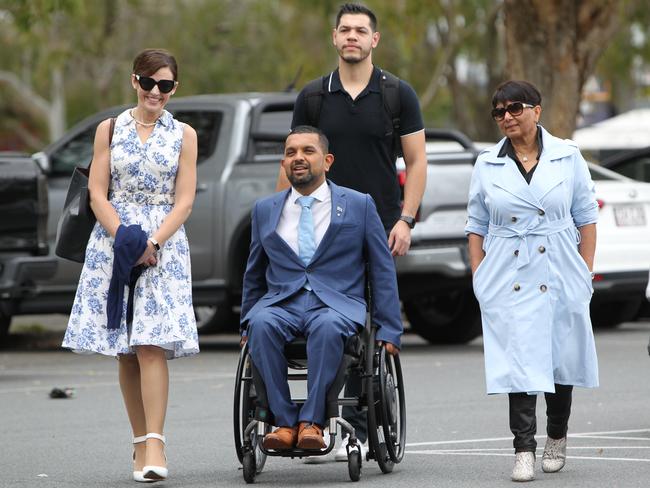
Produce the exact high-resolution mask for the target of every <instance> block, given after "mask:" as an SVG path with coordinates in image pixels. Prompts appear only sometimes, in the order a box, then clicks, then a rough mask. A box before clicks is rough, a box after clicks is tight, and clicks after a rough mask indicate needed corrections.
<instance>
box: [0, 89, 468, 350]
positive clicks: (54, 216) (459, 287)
mask: <svg viewBox="0 0 650 488" xmlns="http://www.w3.org/2000/svg"><path fill="white" fill-rule="evenodd" d="M295 96H296V95H295V93H292V94H289V93H245V94H229V95H201V96H195V97H186V98H177V99H174V100H172V101H170V102H169V104H168V106H167V109H168V110H169V111H170V112H172V113H173V114H174V116H175V117H176V118H177V119H179V120H181V121H184V122H187V123H189V124H191V125H192V127H194V128H195V129H196V130H197V133H198V142H199V155H198V167H197V168H198V183H197V189H196V192H197V193H196V200H195V203H194V207H193V211H192V215H191V217H190V219H189V220H188V221H187V223H186V229H187V233H188V238H189V241H190V246H191V255H192V281H193V286H194V295H193V296H194V303H195V309H196V313H197V318H198V319H199V323H200V328H201V331H202V332H207V331H217V330H224V329H233V330H235V329H236V326H237V323H238V304H239V302H240V298H241V282H242V276H243V272H244V268H245V263H246V259H247V256H248V247H249V240H250V211H251V209H252V206H253V203H254V202H255V200H257V199H258V198H260V197H263V196H265V195H268V194H270V193H272V192H273V191H274V188H275V183H276V177H277V172H278V164H279V160H280V158H281V154H282V143H281V142H280V141H282V140H283V139H284V137H285V136H286V134H287V133H288V130H289V126H290V122H291V114H292V111H293V104H294V100H295ZM124 109H125V107H115V108H113V109H110V110H107V111H104V112H101V113H98V114H96V115H93V116H91V117H89V118H87V119H85V120H83V121H82V122H80V123H79V124H77V125H76V126H74V127H73V128H72V129H71V130H70V131H68V133H67V134H66V135H65V136H64V137H63V138H61V139H60V140H58V141H56V142H55V143H53V144H52V145H50V146H48V147H47V148H45V149H44V150H43V151H42V152H40V153H36V154H35V155H33V158H34V159H35V160H36V161H37V162H38V163H39V165H40V166H41V168H43V171H44V173H45V174H46V175H47V180H48V187H49V210H50V214H49V219H48V225H47V234H48V240H49V241H50V244H51V245H50V255H49V256H47V257H46V258H47V259H49V260H51V261H52V262H55V263H56V272H55V273H54V276H53V277H51V278H49V279H47V280H39V279H34V280H30V287H29V290H28V291H25V293H23V294H21V295H20V296H13V297H12V298H11V300H12V302H11V304H7V305H11V306H6V307H3V308H0V311H1V310H4V311H5V312H4V314H5V319H7V317H6V315H7V310H10V311H11V314H14V315H18V314H28V313H57V312H58V313H68V312H69V310H70V307H71V304H72V300H73V297H74V292H75V290H76V286H77V280H78V277H79V273H80V269H81V266H80V265H79V264H77V263H73V262H70V261H66V260H63V259H59V258H57V257H56V256H54V255H53V254H52V253H53V251H52V249H53V248H54V246H53V245H52V244H53V243H54V240H55V238H56V226H57V222H58V219H59V216H60V213H61V209H62V207H63V202H64V199H65V194H66V190H67V187H68V183H69V179H70V175H71V173H72V170H73V168H74V166H76V165H78V164H81V163H86V162H88V161H90V159H91V157H92V147H93V138H94V133H95V129H96V127H97V124H99V122H101V121H102V120H104V119H106V118H108V117H111V116H115V115H116V114H118V113H120V112H121V111H122V110H124ZM428 136H429V139H432V140H449V139H451V140H455V141H456V142H455V143H453V144H452V145H453V147H446V146H445V145H443V146H442V147H441V146H440V144H438V145H436V144H435V143H434V144H433V145H432V146H430V150H428V158H429V172H428V181H427V188H426V192H425V196H424V199H423V202H422V206H421V208H420V211H419V215H418V218H419V222H418V224H417V225H416V227H415V229H414V232H413V245H412V249H411V251H410V252H409V254H408V255H407V256H404V257H402V258H398V260H397V269H398V278H399V284H400V297H401V299H402V302H403V304H404V313H405V314H406V316H407V318H408V320H409V322H410V324H411V328H412V329H413V330H414V331H415V332H417V333H418V334H420V335H421V336H423V337H425V338H426V339H427V340H429V341H430V342H433V343H456V342H465V341H468V340H471V339H473V338H474V337H476V336H477V335H478V334H480V316H479V311H478V306H477V304H476V301H475V299H474V296H473V293H472V289H471V281H470V275H469V268H468V266H467V250H466V240H465V237H464V235H463V226H464V223H465V216H464V215H465V207H466V191H465V189H466V188H467V187H468V185H469V178H470V174H471V169H472V164H471V163H472V162H473V161H474V159H475V156H476V152H475V150H474V148H473V146H472V144H471V142H470V141H468V140H467V138H466V137H464V136H463V135H462V134H459V133H453V132H445V131H429V132H428ZM448 144H449V143H448ZM398 168H399V166H398ZM399 176H400V178H403V174H400V175H399ZM459 188H463V191H462V192H459V191H458V189H459Z"/></svg>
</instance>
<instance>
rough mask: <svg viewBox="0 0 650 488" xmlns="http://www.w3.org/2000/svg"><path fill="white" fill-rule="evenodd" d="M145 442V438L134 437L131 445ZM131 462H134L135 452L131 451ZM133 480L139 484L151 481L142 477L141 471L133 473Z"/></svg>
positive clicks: (142, 436)
mask: <svg viewBox="0 0 650 488" xmlns="http://www.w3.org/2000/svg"><path fill="white" fill-rule="evenodd" d="M146 440H147V436H144V435H141V436H139V437H134V438H133V444H134V445H135V444H141V443H143V442H145V441H146ZM133 460H134V461H135V450H134V451H133ZM133 480H134V481H137V482H139V483H151V482H152V481H153V480H149V479H147V478H145V477H144V473H143V472H142V471H135V470H134V471H133Z"/></svg>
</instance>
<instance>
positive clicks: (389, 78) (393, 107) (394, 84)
mask: <svg viewBox="0 0 650 488" xmlns="http://www.w3.org/2000/svg"><path fill="white" fill-rule="evenodd" d="M379 86H380V89H381V98H382V100H383V102H384V108H385V109H386V113H387V114H388V117H389V119H390V123H391V126H390V133H392V135H393V153H394V155H395V157H398V156H402V140H401V139H400V127H401V122H400V115H401V112H402V107H401V104H400V98H399V78H398V77H397V76H395V75H394V74H392V73H389V72H388V71H386V70H381V78H380V79H379Z"/></svg>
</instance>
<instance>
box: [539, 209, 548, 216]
mask: <svg viewBox="0 0 650 488" xmlns="http://www.w3.org/2000/svg"><path fill="white" fill-rule="evenodd" d="M537 213H538V214H540V215H544V214H545V213H546V212H544V210H542V209H541V208H540V209H539V210H538V211H537Z"/></svg>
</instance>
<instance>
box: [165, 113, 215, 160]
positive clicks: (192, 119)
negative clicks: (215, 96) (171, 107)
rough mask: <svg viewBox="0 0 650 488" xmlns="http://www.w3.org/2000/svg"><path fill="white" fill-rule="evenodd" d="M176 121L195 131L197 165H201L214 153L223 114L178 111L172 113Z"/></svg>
mask: <svg viewBox="0 0 650 488" xmlns="http://www.w3.org/2000/svg"><path fill="white" fill-rule="evenodd" d="M174 117H175V118H176V120H179V121H181V122H184V123H186V124H189V125H191V126H192V127H193V128H194V130H195V131H196V137H197V143H198V155H197V161H196V162H197V163H198V164H201V163H202V162H203V161H205V160H206V159H208V158H209V157H210V156H212V153H214V150H215V148H216V147H217V142H218V140H219V129H220V128H221V122H222V121H223V112H219V111H196V110H179V111H177V112H174Z"/></svg>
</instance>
